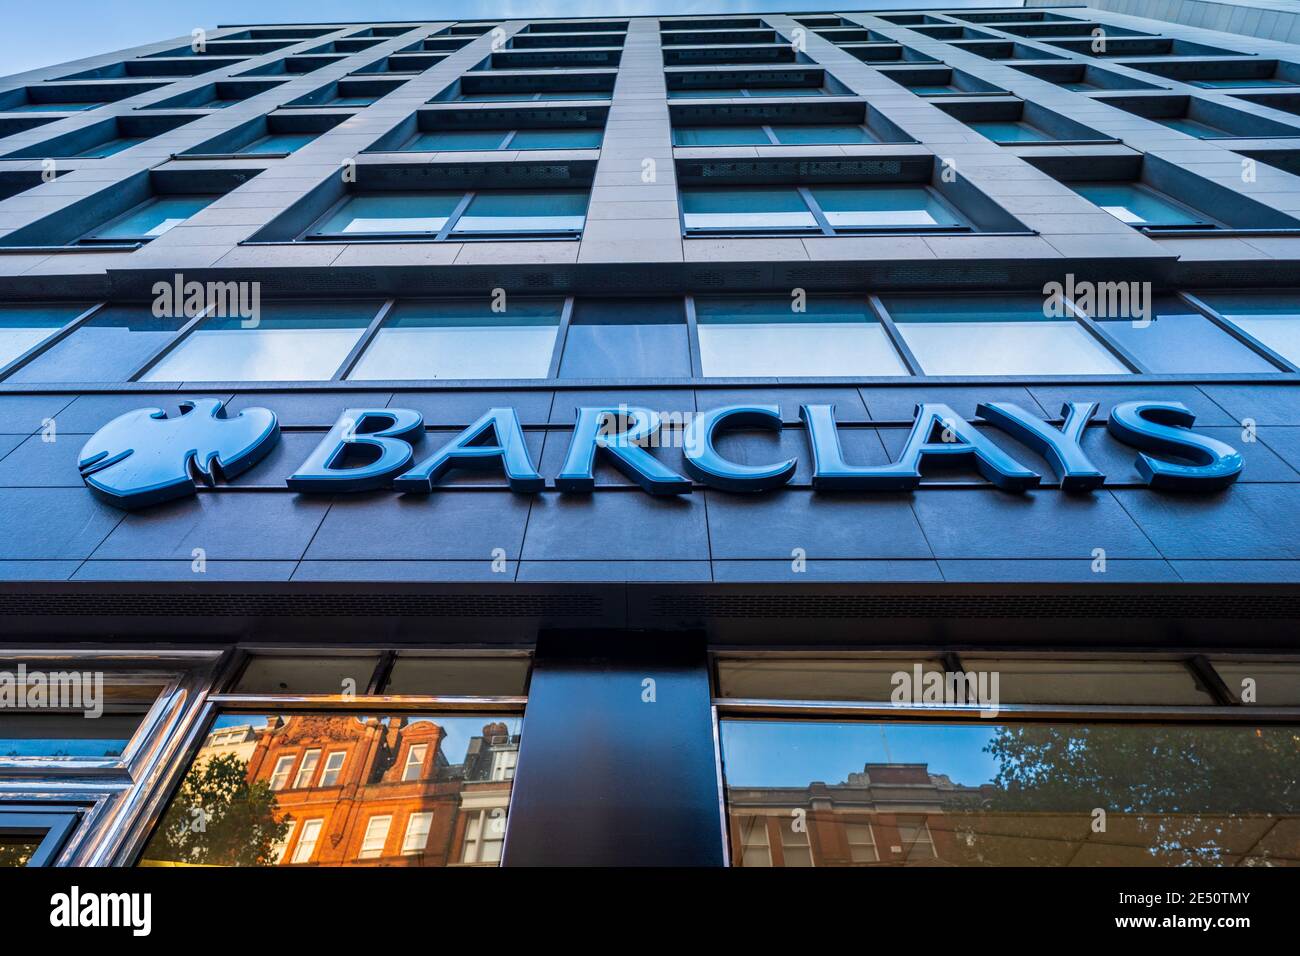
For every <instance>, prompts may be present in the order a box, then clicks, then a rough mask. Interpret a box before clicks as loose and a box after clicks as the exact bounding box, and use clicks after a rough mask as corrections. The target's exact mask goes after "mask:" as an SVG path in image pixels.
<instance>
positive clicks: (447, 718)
mask: <svg viewBox="0 0 1300 956" xmlns="http://www.w3.org/2000/svg"><path fill="white" fill-rule="evenodd" d="M521 726H522V720H521V719H520V718H518V717H512V716H498V715H490V714H489V715H482V714H480V715H465V714H456V715H442V714H379V715H362V714H329V713H280V714H276V713H259V714H248V713H238V714H235V713H231V714H224V715H222V716H221V717H219V718H218V719H217V720H216V722H215V723H214V724H213V725H212V728H211V730H210V731H209V733H208V736H207V738H206V740H205V742H204V744H203V746H202V747H201V748H200V749H199V751H198V753H197V754H196V755H195V756H194V759H193V760H192V761H191V763H190V766H189V769H188V771H187V772H186V774H185V777H184V780H183V781H182V783H181V785H180V789H179V790H178V792H177V793H176V795H175V797H174V798H173V799H172V801H171V804H170V805H169V806H168V808H167V811H166V813H165V814H164V816H163V818H162V821H161V823H160V824H159V825H158V827H157V829H156V830H155V831H154V834H153V836H152V838H151V840H150V842H149V844H148V846H147V847H146V849H145V851H144V855H143V857H142V859H141V861H140V862H141V865H144V866H274V865H277V864H278V865H286V864H287V865H300V866H353V865H363V866H364V865H375V866H445V865H450V864H457V863H483V864H486V863H492V864H495V863H496V862H498V861H499V860H500V858H501V847H502V845H503V842H504V839H505V819H506V810H507V808H508V806H509V803H510V790H511V781H510V779H509V778H508V777H505V778H503V777H501V776H499V775H498V774H497V773H496V772H495V770H496V768H497V767H498V766H499V765H500V759H499V758H500V755H501V754H502V753H504V752H507V751H508V752H516V751H518V749H519V739H520V730H521ZM323 752H324V753H327V756H326V757H325V761H324V765H323V770H322V773H321V776H320V779H319V780H318V781H317V782H316V783H315V785H313V784H312V776H313V774H314V771H315V768H316V766H317V764H318V761H319V760H320V755H321V754H322V753H323ZM289 780H292V781H293V786H292V787H290V786H287V781H289ZM196 819H201V820H202V822H203V826H202V827H195V826H194V821H195V820H196Z"/></svg>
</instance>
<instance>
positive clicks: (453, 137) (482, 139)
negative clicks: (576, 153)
mask: <svg viewBox="0 0 1300 956" xmlns="http://www.w3.org/2000/svg"><path fill="white" fill-rule="evenodd" d="M601 134H602V131H601V130H600V129H597V128H591V129H561V128H556V129H549V128H548V129H456V130H450V129H449V130H426V131H425V132H422V133H417V134H416V136H415V138H413V139H412V140H411V141H410V142H409V143H407V144H406V145H405V146H403V147H402V148H403V149H405V150H417V151H421V152H441V151H443V150H447V151H457V150H478V149H490V150H498V149H597V148H599V146H600V141H601Z"/></svg>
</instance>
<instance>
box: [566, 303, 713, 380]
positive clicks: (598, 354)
mask: <svg viewBox="0 0 1300 956" xmlns="http://www.w3.org/2000/svg"><path fill="white" fill-rule="evenodd" d="M690 374H691V356H690V347H689V345H688V344H687V331H686V312H685V308H684V304H683V302H682V300H681V299H680V298H674V299H641V298H638V299H586V298H584V299H578V300H577V302H576V303H575V304H574V308H573V319H572V321H571V323H570V325H569V332H568V335H567V336H566V337H565V341H564V355H563V357H562V358H561V359H560V378H611V377H619V378H688V377H689V376H690Z"/></svg>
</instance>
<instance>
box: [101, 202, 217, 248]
mask: <svg viewBox="0 0 1300 956" xmlns="http://www.w3.org/2000/svg"><path fill="white" fill-rule="evenodd" d="M217 198H219V197H218V196H216V195H194V196H155V197H153V198H152V199H149V200H147V201H145V202H143V203H141V204H140V205H139V206H136V207H135V208H134V209H132V210H130V211H129V212H126V213H123V214H122V215H120V216H118V217H117V218H115V219H110V220H109V221H108V222H106V223H104V224H103V225H102V226H100V227H99V228H98V229H96V230H94V231H93V232H90V233H88V234H87V235H85V236H82V237H81V239H80V241H81V242H83V243H98V242H114V243H117V242H148V241H149V240H150V239H157V238H158V237H159V236H161V235H163V234H165V233H167V232H170V231H171V230H172V229H175V228H176V227H177V226H179V225H180V224H181V223H183V222H184V221H185V220H187V219H189V218H190V217H191V216H193V215H194V214H195V213H197V212H199V211H201V210H203V209H205V208H207V206H209V205H210V204H211V203H213V202H214V201H215V200H216V199H217Z"/></svg>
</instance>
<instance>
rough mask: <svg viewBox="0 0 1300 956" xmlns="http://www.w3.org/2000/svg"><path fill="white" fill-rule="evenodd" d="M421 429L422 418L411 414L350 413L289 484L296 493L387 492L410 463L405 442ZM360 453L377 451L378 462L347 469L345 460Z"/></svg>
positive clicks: (398, 410)
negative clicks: (375, 489)
mask: <svg viewBox="0 0 1300 956" xmlns="http://www.w3.org/2000/svg"><path fill="white" fill-rule="evenodd" d="M375 425H378V426H379V427H377V428H376V427H373V426H375ZM423 427H424V419H423V418H422V417H421V416H420V413H419V412H416V411H412V410H411V409H409V408H349V409H346V410H345V411H344V412H343V414H342V415H340V416H339V420H338V421H336V422H335V423H334V427H333V428H331V429H330V430H329V432H328V433H327V434H326V435H325V437H324V438H323V439H321V443H320V444H319V445H317V446H316V450H315V451H313V452H312V453H311V455H310V456H309V457H308V458H307V460H306V461H304V462H303V463H302V465H301V467H299V469H298V470H297V471H296V472H294V473H293V474H292V475H290V476H289V478H288V481H287V484H288V485H289V487H290V488H292V489H293V490H294V491H369V490H370V489H372V488H385V487H387V486H388V482H389V479H391V478H392V477H393V476H394V475H396V474H397V473H398V472H400V471H402V470H403V469H404V468H406V466H407V465H409V464H410V463H411V457H412V453H411V445H410V443H409V442H408V441H406V440H405V438H406V436H407V435H410V434H411V433H412V432H418V431H419V430H420V429H421V428H423ZM360 449H368V450H370V449H378V451H379V456H378V457H377V458H375V460H374V461H371V462H369V463H368V464H364V465H345V464H344V459H345V458H346V457H348V455H349V454H357V453H359V450H360Z"/></svg>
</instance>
